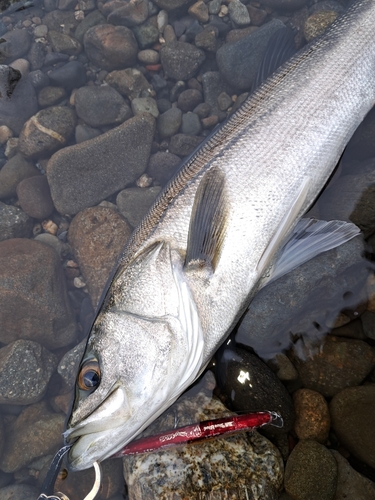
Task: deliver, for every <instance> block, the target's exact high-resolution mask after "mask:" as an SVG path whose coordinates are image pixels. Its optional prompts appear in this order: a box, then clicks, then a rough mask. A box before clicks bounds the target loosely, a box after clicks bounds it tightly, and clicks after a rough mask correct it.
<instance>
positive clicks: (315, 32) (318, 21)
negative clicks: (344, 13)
mask: <svg viewBox="0 0 375 500" xmlns="http://www.w3.org/2000/svg"><path fill="white" fill-rule="evenodd" d="M337 16H338V13H337V12H334V11H332V10H324V11H320V12H314V14H312V15H311V16H310V17H309V18H308V19H307V20H306V22H305V27H304V35H305V38H306V40H307V41H308V42H310V41H311V40H312V39H313V38H316V37H317V36H319V35H322V34H323V33H324V32H325V30H326V29H327V28H328V26H329V25H330V24H332V23H333V21H334V20H335V19H336V17H337Z"/></svg>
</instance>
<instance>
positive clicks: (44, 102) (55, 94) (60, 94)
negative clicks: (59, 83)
mask: <svg viewBox="0 0 375 500" xmlns="http://www.w3.org/2000/svg"><path fill="white" fill-rule="evenodd" d="M66 97H67V95H66V92H65V89H64V88H63V87H49V86H47V87H43V88H42V89H41V90H40V92H39V94H38V104H39V106H40V107H41V108H47V107H49V106H55V105H56V104H60V102H61V101H63V100H64V99H65V98H66Z"/></svg>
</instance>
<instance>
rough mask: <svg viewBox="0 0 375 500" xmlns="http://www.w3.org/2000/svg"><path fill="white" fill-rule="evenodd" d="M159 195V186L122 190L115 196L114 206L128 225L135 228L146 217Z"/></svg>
mask: <svg viewBox="0 0 375 500" xmlns="http://www.w3.org/2000/svg"><path fill="white" fill-rule="evenodd" d="M159 193H160V187H159V186H154V187H150V188H138V187H134V188H128V189H124V190H123V191H120V192H119V194H118V195H117V198H116V204H117V206H118V209H119V211H120V212H121V214H122V215H123V216H124V217H125V219H126V220H127V221H128V222H129V224H131V226H132V227H136V226H137V225H138V224H139V223H140V222H141V220H142V219H143V217H144V216H145V215H146V213H147V211H148V209H149V208H150V207H151V205H152V204H153V202H154V201H155V198H156V197H157V195H158V194H159Z"/></svg>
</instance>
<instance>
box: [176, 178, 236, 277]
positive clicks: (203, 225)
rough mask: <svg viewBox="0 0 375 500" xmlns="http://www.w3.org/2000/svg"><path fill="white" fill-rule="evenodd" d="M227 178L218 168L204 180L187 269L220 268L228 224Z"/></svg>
mask: <svg viewBox="0 0 375 500" xmlns="http://www.w3.org/2000/svg"><path fill="white" fill-rule="evenodd" d="M226 204H227V198H226V195H225V177H224V174H223V172H222V171H221V170H220V169H218V168H213V169H211V170H209V171H208V172H207V173H206V174H205V175H204V177H203V178H202V180H201V182H200V184H199V186H198V189H197V192H196V194H195V198H194V204H193V209H192V213H191V218H190V226H189V233H188V242H187V248H186V257H185V269H186V270H190V269H196V268H202V267H207V266H208V267H209V268H211V269H212V270H213V271H214V270H215V267H216V265H217V262H218V259H219V256H220V251H221V247H222V244H223V241H224V237H225V228H226V221H227V206H226Z"/></svg>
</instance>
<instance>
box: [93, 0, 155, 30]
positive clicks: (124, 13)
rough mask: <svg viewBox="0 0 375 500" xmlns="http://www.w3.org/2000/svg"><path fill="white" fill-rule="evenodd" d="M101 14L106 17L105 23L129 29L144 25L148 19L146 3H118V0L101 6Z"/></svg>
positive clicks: (143, 1) (141, 0)
mask: <svg viewBox="0 0 375 500" xmlns="http://www.w3.org/2000/svg"><path fill="white" fill-rule="evenodd" d="M102 12H103V14H104V15H105V16H107V21H108V22H109V23H110V24H114V25H121V26H127V27H128V28H131V27H132V26H137V25H138V24H142V23H144V22H145V21H146V19H147V18H148V1H147V0H138V1H137V2H118V0H110V1H109V2H106V3H105V4H104V5H103V8H102Z"/></svg>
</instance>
